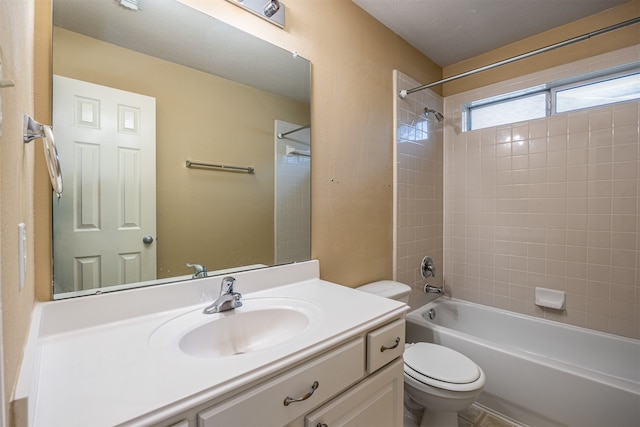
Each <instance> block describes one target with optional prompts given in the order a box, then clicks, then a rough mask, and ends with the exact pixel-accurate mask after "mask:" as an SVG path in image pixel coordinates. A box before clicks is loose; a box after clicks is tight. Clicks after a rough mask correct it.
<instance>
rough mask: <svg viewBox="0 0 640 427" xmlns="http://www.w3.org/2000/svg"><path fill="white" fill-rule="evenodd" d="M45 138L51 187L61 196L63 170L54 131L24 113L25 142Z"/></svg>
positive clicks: (45, 153) (45, 152)
mask: <svg viewBox="0 0 640 427" xmlns="http://www.w3.org/2000/svg"><path fill="white" fill-rule="evenodd" d="M39 138H42V139H43V146H44V157H45V160H46V162H47V170H48V171H49V179H50V180H51V187H52V188H53V191H54V192H55V193H56V196H58V198H60V194H62V170H61V169H60V159H59V158H58V149H57V148H56V143H55V141H54V139H53V131H52V130H51V126H46V125H43V124H40V123H38V122H36V121H35V120H33V119H32V118H31V117H30V116H29V115H27V114H25V115H24V121H23V137H22V139H23V141H24V143H25V144H27V143H29V142H31V141H33V140H34V139H39Z"/></svg>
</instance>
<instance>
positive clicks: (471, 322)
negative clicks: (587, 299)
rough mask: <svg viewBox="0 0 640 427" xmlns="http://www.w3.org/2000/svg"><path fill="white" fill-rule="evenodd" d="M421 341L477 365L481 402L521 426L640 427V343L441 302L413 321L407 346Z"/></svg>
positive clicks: (416, 314)
mask: <svg viewBox="0 0 640 427" xmlns="http://www.w3.org/2000/svg"><path fill="white" fill-rule="evenodd" d="M430 310H433V311H432V312H431V313H432V317H433V319H430V316H429V313H430ZM433 313H435V316H433ZM418 341H424V342H434V343H437V344H441V345H445V346H447V347H450V348H453V349H455V350H457V351H459V352H460V353H462V354H464V355H466V356H467V357H469V358H470V359H472V360H473V361H474V362H476V363H477V364H478V365H479V366H480V367H481V368H482V369H483V370H484V372H485V374H486V376H487V383H486V385H485V388H484V390H483V392H482V394H481V395H480V397H479V398H478V403H480V404H482V405H484V406H486V407H488V408H490V409H493V410H495V411H498V412H500V413H502V414H504V415H506V416H508V417H511V418H513V419H514V420H516V421H519V422H521V423H524V424H527V425H531V426H553V425H568V426H598V427H601V426H640V341H638V340H633V339H628V338H623V337H618V336H615V335H611V334H605V333H600V332H597V331H592V330H589V329H584V328H578V327H574V326H569V325H564V324H562V323H558V322H552V321H549V320H544V319H538V318H536V317H532V316H526V315H521V314H517V313H512V312H509V311H505V310H500V309H496V308H492V307H488V306H484V305H480V304H474V303H469V302H466V301H461V300H456V299H452V298H448V297H440V298H438V299H437V300H435V301H433V302H431V303H429V304H427V305H425V306H423V307H420V308H419V309H417V310H414V311H412V312H411V313H409V314H407V342H418Z"/></svg>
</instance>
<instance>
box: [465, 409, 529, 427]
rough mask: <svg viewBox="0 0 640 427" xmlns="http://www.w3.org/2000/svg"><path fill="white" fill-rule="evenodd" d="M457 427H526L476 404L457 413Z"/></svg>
mask: <svg viewBox="0 0 640 427" xmlns="http://www.w3.org/2000/svg"><path fill="white" fill-rule="evenodd" d="M458 426H459V427H526V426H525V425H524V424H520V423H518V422H517V421H514V420H512V419H509V418H507V417H505V416H503V415H501V414H498V413H497V412H494V411H491V410H489V409H487V408H485V407H483V406H481V405H478V404H477V403H474V404H473V405H471V406H470V407H469V408H467V409H465V410H464V411H462V412H459V413H458Z"/></svg>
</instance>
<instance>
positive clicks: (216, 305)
mask: <svg viewBox="0 0 640 427" xmlns="http://www.w3.org/2000/svg"><path fill="white" fill-rule="evenodd" d="M235 283H236V279H235V278H233V277H231V276H227V277H225V278H224V279H222V283H221V284H220V295H219V296H218V299H216V300H215V301H214V302H213V304H211V305H210V306H208V307H206V308H205V309H204V310H203V312H204V314H213V313H221V312H223V311H229V310H233V309H234V308H238V307H242V303H241V302H240V298H242V295H241V294H239V293H238V292H234V290H233V286H234V285H235Z"/></svg>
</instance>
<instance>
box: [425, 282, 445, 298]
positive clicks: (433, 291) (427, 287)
mask: <svg viewBox="0 0 640 427" xmlns="http://www.w3.org/2000/svg"><path fill="white" fill-rule="evenodd" d="M424 291H425V292H426V293H428V294H440V295H444V286H443V287H442V288H439V287H437V286H431V285H430V284H428V283H427V284H426V285H424Z"/></svg>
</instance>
